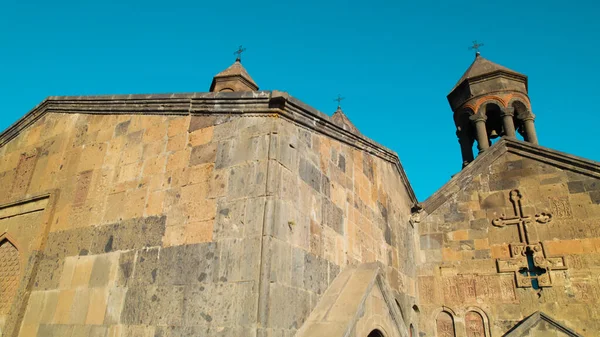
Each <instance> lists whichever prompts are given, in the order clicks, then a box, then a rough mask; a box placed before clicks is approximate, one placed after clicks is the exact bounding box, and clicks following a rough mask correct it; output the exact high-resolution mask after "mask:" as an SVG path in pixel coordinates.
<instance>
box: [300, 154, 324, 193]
mask: <svg viewBox="0 0 600 337" xmlns="http://www.w3.org/2000/svg"><path fill="white" fill-rule="evenodd" d="M299 174H300V178H301V179H302V180H303V181H304V182H305V183H307V184H308V185H309V186H310V187H312V188H313V189H315V190H316V191H318V192H321V179H322V175H321V171H319V169H318V168H317V167H316V166H314V165H313V164H312V163H310V162H309V161H307V160H306V159H304V158H300V168H299Z"/></svg>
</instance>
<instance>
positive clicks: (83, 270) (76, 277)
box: [71, 256, 95, 287]
mask: <svg viewBox="0 0 600 337" xmlns="http://www.w3.org/2000/svg"><path fill="white" fill-rule="evenodd" d="M94 260H95V257H92V256H80V257H78V258H77V262H76V263H75V270H74V272H73V278H72V280H71V286H72V287H83V286H88V282H89V281H90V276H91V274H92V268H93V267H94Z"/></svg>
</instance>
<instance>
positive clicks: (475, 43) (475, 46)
mask: <svg viewBox="0 0 600 337" xmlns="http://www.w3.org/2000/svg"><path fill="white" fill-rule="evenodd" d="M481 47H483V43H479V42H477V40H475V41H473V45H472V46H471V47H469V50H475V53H476V54H479V48H481Z"/></svg>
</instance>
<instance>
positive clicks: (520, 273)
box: [492, 190, 567, 289]
mask: <svg viewBox="0 0 600 337" xmlns="http://www.w3.org/2000/svg"><path fill="white" fill-rule="evenodd" d="M509 198H510V202H511V203H512V204H513V210H514V215H513V216H509V217H507V216H505V215H504V214H503V215H502V216H501V217H500V218H498V219H494V220H493V221H492V224H493V225H494V226H496V227H504V226H508V225H516V226H517V228H518V230H519V241H520V242H519V243H511V244H510V245H509V246H510V256H511V258H510V259H497V260H496V264H497V266H498V272H500V273H507V272H512V273H514V275H515V279H516V283H517V287H523V288H526V287H533V288H534V289H539V288H541V287H550V286H552V278H551V275H550V271H552V270H564V269H567V265H566V263H565V259H564V257H550V258H549V257H546V253H545V251H544V246H543V245H542V243H541V242H536V243H530V242H529V235H528V234H527V225H528V224H532V223H534V222H537V223H540V224H546V223H549V222H550V221H552V214H550V213H546V212H542V213H538V214H535V216H528V215H525V214H523V207H522V205H521V200H522V195H521V192H519V190H512V191H510V196H509Z"/></svg>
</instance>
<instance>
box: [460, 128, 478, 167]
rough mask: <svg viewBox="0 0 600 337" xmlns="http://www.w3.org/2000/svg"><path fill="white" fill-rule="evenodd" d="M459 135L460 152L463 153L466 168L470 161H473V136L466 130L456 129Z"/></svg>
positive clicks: (463, 164) (463, 163)
mask: <svg viewBox="0 0 600 337" xmlns="http://www.w3.org/2000/svg"><path fill="white" fill-rule="evenodd" d="M456 136H458V143H459V144H460V152H461V154H462V167H463V168H465V166H467V165H468V164H469V163H470V162H472V161H473V159H474V158H473V141H474V139H473V137H471V135H469V134H468V132H467V131H466V130H460V129H459V130H458V131H456Z"/></svg>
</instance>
